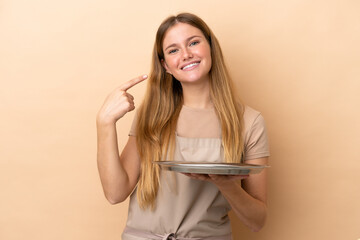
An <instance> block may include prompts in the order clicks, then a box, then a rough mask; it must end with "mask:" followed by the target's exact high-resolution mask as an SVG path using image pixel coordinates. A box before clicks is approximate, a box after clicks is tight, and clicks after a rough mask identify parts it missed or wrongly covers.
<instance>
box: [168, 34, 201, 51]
mask: <svg viewBox="0 0 360 240" xmlns="http://www.w3.org/2000/svg"><path fill="white" fill-rule="evenodd" d="M195 37H200V36H198V35H194V36H191V37H188V38H187V39H186V42H188V41H190V40H191V39H193V38H195ZM174 46H176V43H173V44H170V45H169V46H167V47H166V48H165V51H166V49H168V48H171V47H174Z"/></svg>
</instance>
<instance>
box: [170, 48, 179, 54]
mask: <svg viewBox="0 0 360 240" xmlns="http://www.w3.org/2000/svg"><path fill="white" fill-rule="evenodd" d="M176 52H177V49H171V50H170V51H169V54H173V53H176Z"/></svg>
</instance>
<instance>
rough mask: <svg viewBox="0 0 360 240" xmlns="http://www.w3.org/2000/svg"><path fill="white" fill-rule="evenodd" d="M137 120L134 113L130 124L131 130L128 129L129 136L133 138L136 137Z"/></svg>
mask: <svg viewBox="0 0 360 240" xmlns="http://www.w3.org/2000/svg"><path fill="white" fill-rule="evenodd" d="M137 118H138V113H137V112H135V115H134V119H133V122H132V124H131V128H130V132H129V136H133V137H135V136H136V123H137Z"/></svg>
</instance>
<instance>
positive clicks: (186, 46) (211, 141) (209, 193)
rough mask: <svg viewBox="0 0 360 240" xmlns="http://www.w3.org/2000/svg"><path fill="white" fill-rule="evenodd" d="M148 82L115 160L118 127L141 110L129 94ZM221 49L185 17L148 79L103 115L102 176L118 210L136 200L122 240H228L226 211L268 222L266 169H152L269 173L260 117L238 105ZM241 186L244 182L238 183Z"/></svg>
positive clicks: (250, 221)
mask: <svg viewBox="0 0 360 240" xmlns="http://www.w3.org/2000/svg"><path fill="white" fill-rule="evenodd" d="M145 79H148V80H147V85H148V87H147V91H146V96H145V98H144V100H143V103H142V104H141V106H140V107H139V108H138V110H137V113H136V117H135V119H134V122H133V126H132V128H131V130H130V134H129V139H128V142H127V144H126V146H125V147H124V149H123V151H122V153H121V154H119V152H118V143H117V137H116V136H117V132H116V122H117V121H118V120H119V119H121V118H122V117H123V116H124V115H125V114H126V113H127V112H129V111H132V110H134V109H135V106H134V98H133V96H131V95H130V94H129V93H128V90H129V89H130V88H131V87H132V86H134V85H136V84H138V83H140V82H142V81H144V80H145ZM233 89H234V88H233V86H232V81H231V79H230V76H229V74H228V72H227V70H226V67H225V64H224V59H223V56H222V52H221V48H220V46H219V43H218V41H217V39H216V37H215V36H214V34H213V33H212V31H211V30H210V29H209V27H208V26H207V25H206V24H205V23H204V21H203V20H201V19H200V18H199V17H197V16H195V15H193V14H189V13H182V14H179V15H177V16H172V17H169V18H167V19H165V20H164V22H163V23H162V24H161V25H160V27H159V29H158V31H157V34H156V40H155V45H154V50H153V57H152V69H151V72H150V76H149V77H148V76H147V75H143V76H140V77H137V78H134V79H132V80H130V81H128V82H125V83H124V84H123V85H122V86H120V87H119V88H118V89H116V90H115V91H114V92H112V93H111V94H110V95H109V96H108V97H107V99H106V100H105V103H104V105H103V106H102V108H101V109H100V111H99V113H98V115H97V131H98V156H97V159H98V168H99V173H100V178H101V182H102V186H103V189H104V193H105V196H106V198H107V199H108V201H109V202H110V203H112V204H116V203H120V202H122V201H124V200H125V199H127V197H129V196H130V205H129V213H128V220H127V225H126V228H125V230H124V232H123V235H122V239H124V240H144V239H159V240H161V239H178V240H191V239H210V240H211V239H217V240H229V239H232V236H231V226H230V222H229V218H228V211H229V210H230V209H233V211H234V212H235V213H236V215H237V217H238V218H239V219H240V220H241V221H242V222H243V223H244V224H245V225H246V226H248V227H249V228H250V229H251V230H253V231H259V230H260V229H261V228H262V227H263V225H264V223H265V219H266V212H267V207H266V171H265V170H263V171H262V172H261V173H260V174H255V175H250V176H249V175H237V176H227V175H208V174H181V173H173V172H167V171H162V170H160V169H159V166H158V165H157V164H154V163H153V161H165V160H176V161H192V162H194V161H199V162H204V161H207V162H236V163H240V162H244V163H251V164H259V165H265V164H267V162H268V156H269V151H268V143H267V136H266V130H265V125H264V120H263V118H262V116H261V114H260V113H259V112H257V111H255V110H253V109H251V108H250V107H247V106H245V105H243V104H241V103H240V101H239V100H238V98H237V95H236V93H235V92H234V90H233ZM240 180H241V181H240Z"/></svg>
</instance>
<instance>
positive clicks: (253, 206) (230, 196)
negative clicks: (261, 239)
mask: <svg viewBox="0 0 360 240" xmlns="http://www.w3.org/2000/svg"><path fill="white" fill-rule="evenodd" d="M218 187H219V190H220V191H221V193H222V194H223V195H224V197H225V198H226V199H227V200H228V202H229V204H230V205H231V207H232V209H233V211H234V213H235V214H236V216H237V217H238V218H239V219H240V220H241V221H242V222H243V223H244V224H245V225H246V226H247V227H249V228H250V229H251V230H252V231H255V232H257V231H259V230H260V229H261V228H262V227H263V226H264V224H265V220H266V216H267V206H266V203H264V202H263V201H261V200H258V199H256V198H254V197H253V196H251V195H250V194H248V193H247V192H246V191H245V190H244V189H243V188H242V187H241V184H240V183H239V182H236V181H234V182H232V183H231V184H226V185H222V186H218Z"/></svg>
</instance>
